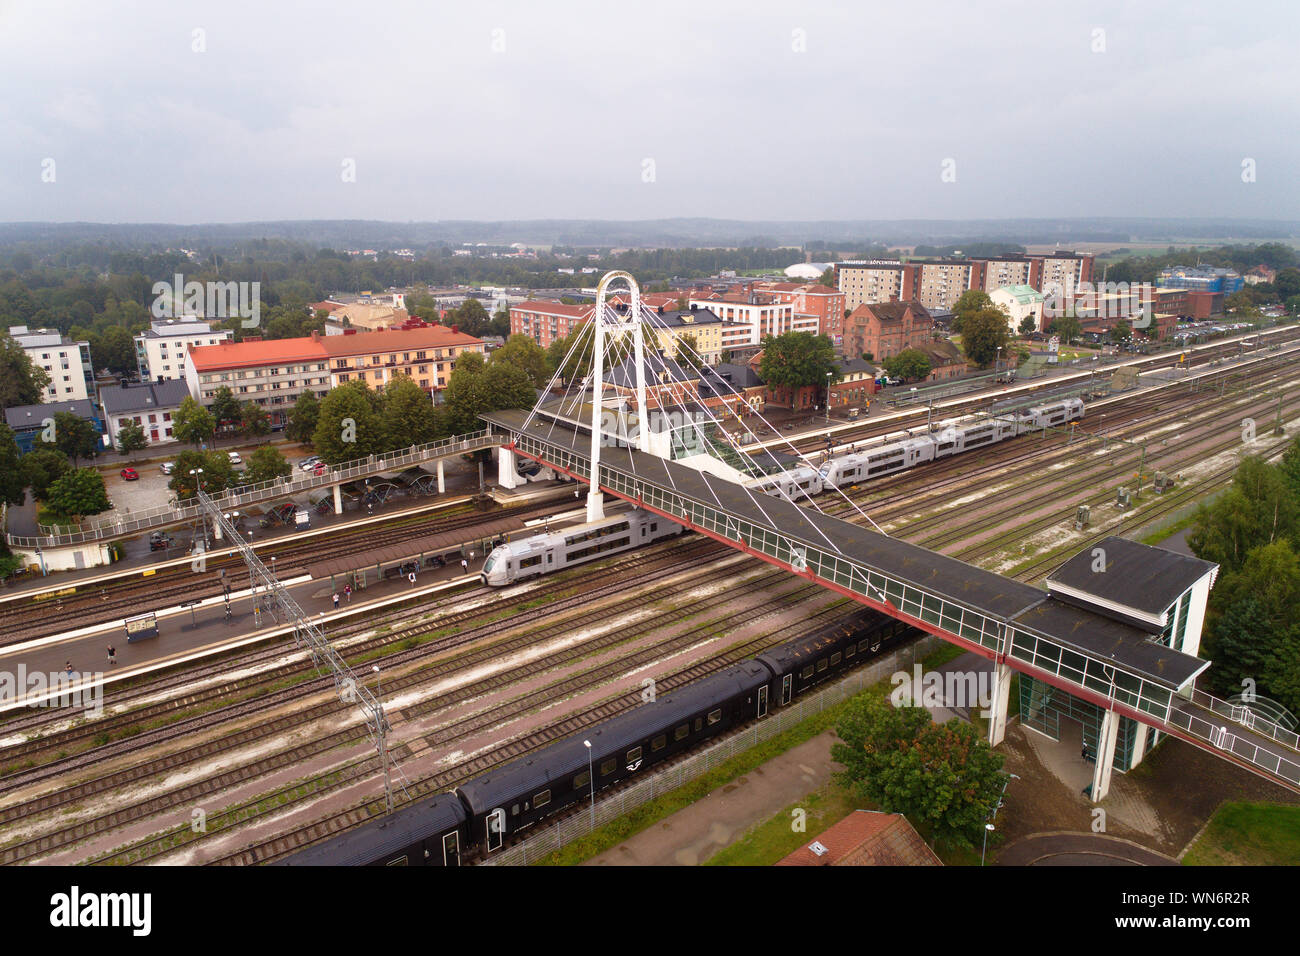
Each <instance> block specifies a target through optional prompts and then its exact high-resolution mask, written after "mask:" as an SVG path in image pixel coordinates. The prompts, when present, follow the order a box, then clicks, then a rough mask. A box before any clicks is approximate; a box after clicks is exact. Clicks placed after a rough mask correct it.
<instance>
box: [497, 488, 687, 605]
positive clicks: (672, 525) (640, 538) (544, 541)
mask: <svg viewBox="0 0 1300 956" xmlns="http://www.w3.org/2000/svg"><path fill="white" fill-rule="evenodd" d="M685 530H686V529H685V528H684V527H682V526H681V525H679V524H677V523H676V522H675V521H669V520H668V519H667V518H662V517H660V516H659V515H657V514H653V513H651V512H648V511H642V510H641V509H640V508H636V509H633V510H632V511H628V512H624V513H622V514H619V515H615V516H613V517H610V518H605V519H604V520H602V521H593V522H591V523H590V524H584V525H579V526H577V527H574V528H567V529H565V530H563V531H554V532H551V533H549V534H539V535H533V536H532V537H530V538H521V539H520V540H518V541H510V542H507V543H506V544H503V545H500V546H498V547H496V548H493V549H492V551H491V552H490V553H489V554H488V556H487V560H486V561H485V562H483V571H482V573H481V574H480V575H479V577H480V578H481V580H482V581H483V583H484V584H486V585H489V586H491V587H503V586H505V585H507V584H513V583H514V582H515V581H527V580H528V579H529V578H535V577H537V576H538V575H542V574H551V573H552V572H555V571H563V570H564V569H565V568H571V567H573V566H574V565H577V564H582V563H583V562H586V561H594V560H596V559H597V558H602V557H604V556H606V555H609V554H617V553H618V552H620V551H627V550H630V549H631V548H639V547H642V546H643V545H647V544H650V543H651V542H654V541H662V540H663V539H664V538H671V537H673V536H674V535H679V534H681V533H682V532H684V531H685Z"/></svg>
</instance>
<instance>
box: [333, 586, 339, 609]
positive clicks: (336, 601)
mask: <svg viewBox="0 0 1300 956" xmlns="http://www.w3.org/2000/svg"><path fill="white" fill-rule="evenodd" d="M338 609H339V592H338V591H335V592H334V610H336V611H337V610H338Z"/></svg>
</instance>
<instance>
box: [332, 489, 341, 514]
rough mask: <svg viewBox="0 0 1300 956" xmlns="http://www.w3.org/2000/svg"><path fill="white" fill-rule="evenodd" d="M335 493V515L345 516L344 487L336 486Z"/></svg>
mask: <svg viewBox="0 0 1300 956" xmlns="http://www.w3.org/2000/svg"><path fill="white" fill-rule="evenodd" d="M333 491H334V513H335V514H336V515H341V514H343V486H342V485H335V486H334V488H333Z"/></svg>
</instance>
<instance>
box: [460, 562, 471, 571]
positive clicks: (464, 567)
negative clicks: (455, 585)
mask: <svg viewBox="0 0 1300 956" xmlns="http://www.w3.org/2000/svg"><path fill="white" fill-rule="evenodd" d="M460 573H461V574H469V562H468V561H466V560H465V559H464V558H461V559H460Z"/></svg>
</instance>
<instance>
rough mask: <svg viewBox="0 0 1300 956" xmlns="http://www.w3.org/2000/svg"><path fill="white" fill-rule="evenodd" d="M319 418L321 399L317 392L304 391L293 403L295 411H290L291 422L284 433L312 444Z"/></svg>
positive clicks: (296, 439) (295, 439)
mask: <svg viewBox="0 0 1300 956" xmlns="http://www.w3.org/2000/svg"><path fill="white" fill-rule="evenodd" d="M319 420H320V400H319V399H318V398H316V393H315V392H312V391H305V392H302V393H301V394H300V395H299V396H298V400H297V401H296V402H294V403H293V411H291V412H290V413H289V424H288V425H287V426H286V427H285V430H284V433H285V435H287V436H288V437H289V438H292V439H293V440H294V441H299V442H306V443H307V444H311V440H312V436H313V434H314V433H315V431H316V423H317V422H318V421H319Z"/></svg>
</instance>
